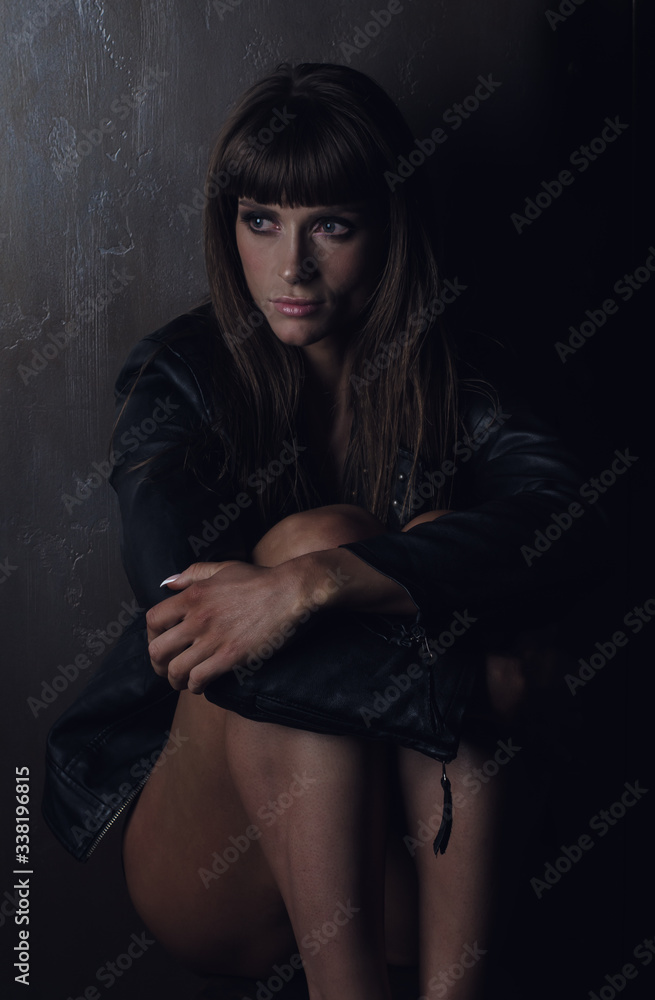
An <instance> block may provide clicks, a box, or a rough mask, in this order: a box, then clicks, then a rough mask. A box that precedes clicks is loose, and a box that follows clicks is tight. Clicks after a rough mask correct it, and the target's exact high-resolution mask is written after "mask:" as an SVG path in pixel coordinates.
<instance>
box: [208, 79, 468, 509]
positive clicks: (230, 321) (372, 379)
mask: <svg viewBox="0 0 655 1000" xmlns="http://www.w3.org/2000/svg"><path fill="white" fill-rule="evenodd" d="M276 115H278V119H277V121H278V122H280V121H283V122H286V124H284V126H283V128H282V129H281V130H279V131H273V130H271V128H270V125H271V121H272V120H274V118H275V116H276ZM413 148H414V138H413V136H412V133H411V131H410V129H409V127H408V125H407V123H406V122H405V119H404V118H403V116H402V115H401V113H400V111H399V110H398V109H397V108H396V106H395V105H394V103H393V102H392V100H391V99H390V98H389V97H388V96H387V94H386V93H385V92H384V91H383V90H382V88H381V87H379V86H378V85H377V84H376V83H375V82H374V81H373V80H371V79H370V77H368V76H366V75H365V74H363V73H360V72H358V71H356V70H353V69H351V68H349V67H346V66H337V65H333V64H329V63H303V64H300V65H297V66H295V67H294V66H291V65H289V64H287V63H284V64H282V65H280V66H278V67H277V69H276V70H275V71H274V72H273V73H271V74H270V75H268V76H266V77H264V78H263V79H261V80H259V81H258V82H257V83H255V84H254V85H253V86H251V87H250V88H249V89H248V90H247V91H246V92H245V93H244V94H243V96H242V97H241V99H240V100H239V102H238V104H237V105H236V107H235V108H234V110H233V111H232V113H231V114H230V116H229V117H228V119H227V121H226V122H225V124H224V126H223V128H222V129H221V132H220V135H219V136H218V139H217V141H216V144H215V146H214V149H213V152H212V155H211V158H210V163H209V169H208V174H207V182H206V187H205V193H206V196H207V200H206V203H205V210H204V217H203V237H204V247H205V260H206V266H207V275H208V279H209V287H210V293H211V300H212V303H213V307H214V311H215V314H216V318H217V321H218V326H219V329H220V331H221V334H222V341H223V344H224V345H225V348H226V349H227V350H228V351H229V352H230V354H231V356H232V359H233V365H232V366H231V367H232V369H233V371H234V374H235V379H234V381H233V382H231V384H230V385H229V386H228V385H226V380H223V381H222V384H221V385H220V386H217V390H218V391H219V392H220V396H221V399H222V401H223V405H222V406H221V411H222V417H221V419H222V420H225V421H227V427H228V433H229V437H230V440H231V441H232V442H233V444H234V453H235V457H236V462H237V472H236V474H237V481H238V482H245V480H246V478H247V476H248V473H249V472H251V471H252V470H253V469H254V468H255V466H256V465H261V464H262V459H269V460H270V459H272V458H274V457H275V456H276V455H277V453H278V452H279V449H280V445H281V442H282V440H283V439H284V438H285V437H288V436H289V435H293V433H294V427H295V422H296V417H297V414H298V410H299V401H300V390H301V387H302V383H303V377H304V363H303V354H302V349H301V348H298V347H293V346H288V345H285V344H283V343H282V342H280V341H279V340H278V339H277V338H276V337H275V336H273V335H272V334H271V331H270V328H269V327H268V324H266V322H265V321H264V322H263V323H262V324H261V325H259V326H256V327H254V321H255V318H256V315H257V311H255V312H254V313H253V301H252V298H251V296H250V293H249V291H248V288H247V285H246V282H245V278H244V275H243V270H242V267H241V263H240V258H239V253H238V250H237V245H236V235H235V223H236V213H237V200H238V198H239V197H248V198H252V199H254V200H256V201H258V202H260V203H261V204H280V205H288V206H290V207H295V206H298V205H307V206H311V205H317V204H323V205H330V204H338V203H340V202H352V201H359V200H363V201H369V202H370V201H373V202H375V203H376V205H377V206H378V207H379V209H380V210H381V212H383V213H384V216H383V217H384V219H385V220H386V223H387V245H386V249H387V253H386V263H385V265H384V267H383V269H382V273H381V276H380V280H379V283H378V285H377V287H376V289H375V292H374V294H373V295H372V296H371V299H370V300H369V303H368V305H367V307H366V309H365V310H364V313H363V315H362V324H361V329H360V331H359V333H358V334H357V335H356V337H355V338H353V341H352V344H351V345H350V351H349V356H348V359H347V362H346V363H347V364H349V366H350V372H351V376H350V388H351V400H350V403H351V405H352V407H353V412H354V419H355V421H356V428H357V430H356V433H355V434H354V435H353V441H352V443H351V448H350V449H349V452H348V455H347V458H346V466H345V470H344V485H343V491H342V492H343V495H342V502H344V503H345V502H351V501H352V498H353V495H355V496H356V498H357V501H356V502H358V503H361V504H362V506H364V507H366V509H368V510H370V511H371V512H372V513H374V514H376V515H377V516H378V517H379V518H380V519H381V520H382V521H383V522H386V521H387V517H388V510H389V503H390V500H391V497H392V489H393V479H394V473H395V462H396V456H397V451H398V447H399V446H404V447H406V448H407V449H409V450H411V451H413V452H414V453H415V457H416V458H418V457H419V456H421V457H425V459H426V460H427V461H431V462H434V463H436V462H439V461H441V460H443V457H444V455H445V453H446V449H447V444H448V442H449V441H451V440H452V438H453V434H454V427H455V422H456V414H457V379H456V373H455V362H454V351H453V347H452V344H451V342H450V338H449V336H448V335H447V333H446V331H445V329H444V327H443V325H442V324H441V323H439V322H431V321H430V315H431V313H430V304H431V303H432V310H433V312H434V303H436V302H437V301H438V296H439V290H440V289H439V281H438V276H437V264H436V259H435V252H434V249H433V246H432V243H431V239H430V235H429V234H430V231H431V227H432V226H433V225H434V223H433V219H434V215H433V206H432V202H431V196H430V193H429V191H428V190H427V186H426V185H425V182H424V180H423V178H422V177H421V175H420V171H415V173H414V174H413V175H412V176H411V177H410V178H408V179H407V180H406V181H404V182H403V183H399V184H395V185H393V190H392V186H391V185H390V184H388V183H387V179H386V177H385V173H391V172H393V173H395V171H396V169H397V163H398V157H399V156H400V155H402V154H405V155H406V154H407V153H408V152H409V151H411V150H412V149H413ZM307 266H308V267H309V266H311V262H310V261H308V262H307ZM260 315H261V314H260ZM376 359H377V362H376ZM383 365H386V367H383ZM221 367H222V368H223V370H225V369H224V366H221ZM226 393H227V397H228V398H226ZM301 466H302V463H295V466H294V470H293V482H292V483H289V482H286V483H285V482H284V478H285V477H282V476H280V477H279V478H277V479H276V481H275V483H274V484H272V487H271V489H267V490H265V491H264V492H263V493H262V494H261V497H260V502H261V505H262V507H261V509H262V514H263V516H264V519H265V521H266V522H267V523H268V522H269V521H270V520H271V516H272V513H273V511H275V510H277V509H279V505H280V504H281V502H282V496H283V493H284V491H285V490H288V489H289V487H291V489H292V490H293V492H294V496H295V498H296V503H297V505H298V507H299V508H300V509H302V508H303V507H304V506H307V505H309V504H310V501H309V496H310V494H309V490H308V484H307V483H306V482H305V477H304V474H303V469H302V468H301ZM362 468H364V469H367V470H369V475H368V476H367V477H366V479H365V481H364V482H360V480H359V477H358V475H357V470H359V469H362ZM414 474H415V468H413V469H412V475H411V476H410V477H409V480H408V495H410V492H411V488H412V486H413V485H414ZM436 503H437V505H445V503H446V500H445V498H443V497H439V496H437V501H436Z"/></svg>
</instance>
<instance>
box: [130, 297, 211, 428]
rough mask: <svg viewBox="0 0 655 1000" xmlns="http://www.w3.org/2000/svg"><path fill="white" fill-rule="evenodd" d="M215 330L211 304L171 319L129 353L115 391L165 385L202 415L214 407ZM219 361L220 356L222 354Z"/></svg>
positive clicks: (146, 389) (158, 387)
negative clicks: (200, 410)
mask: <svg viewBox="0 0 655 1000" xmlns="http://www.w3.org/2000/svg"><path fill="white" fill-rule="evenodd" d="M219 340H220V330H219V327H218V324H217V322H216V319H215V317H214V310H213V307H212V304H211V302H209V301H207V302H203V303H202V304H201V305H199V306H197V307H195V308H193V309H190V310H188V311H187V312H185V313H182V314H180V315H179V316H176V317H175V318H174V319H172V320H170V321H169V322H168V323H165V324H164V325H163V326H161V327H159V328H158V329H156V330H154V331H152V332H151V333H149V334H147V335H146V336H145V337H142V338H141V340H139V341H137V343H135V344H134V345H133V347H132V348H131V349H130V350H129V353H128V355H127V357H126V359H125V361H124V362H123V364H122V366H121V368H120V371H119V372H118V375H117V377H116V382H115V393H116V396H117V397H118V398H121V397H125V395H126V394H127V393H129V392H132V391H134V390H135V389H138V390H140V391H141V392H147V391H148V390H152V389H157V390H159V389H160V386H161V385H166V386H168V387H169V388H170V391H177V392H179V393H180V394H181V395H182V396H184V397H185V398H191V399H193V401H194V403H195V404H196V405H197V406H198V407H199V408H201V409H202V410H203V411H204V413H205V415H209V413H210V411H211V408H212V405H213V399H214V395H213V387H214V377H215V372H216V367H217V361H218V357H219V355H218V346H219V343H218V342H219ZM221 356H222V357H223V359H224V358H225V352H222V355H221Z"/></svg>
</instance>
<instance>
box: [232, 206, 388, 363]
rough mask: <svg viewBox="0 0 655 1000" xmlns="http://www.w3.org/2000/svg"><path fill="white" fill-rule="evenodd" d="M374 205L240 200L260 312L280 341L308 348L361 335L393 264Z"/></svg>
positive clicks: (241, 245) (245, 261)
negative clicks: (385, 269) (387, 264)
mask: <svg viewBox="0 0 655 1000" xmlns="http://www.w3.org/2000/svg"><path fill="white" fill-rule="evenodd" d="M375 213H376V210H375V209H374V208H372V207H371V206H370V205H369V204H368V203H365V202H361V203H354V202H352V203H349V204H344V205H329V206H319V207H312V208H306V207H297V208H288V207H287V208H282V207H281V206H280V205H261V204H259V203H257V202H254V201H250V200H249V199H247V198H240V199H239V208H238V213H237V221H236V239H237V247H238V250H239V254H240V256H241V263H242V265H243V271H244V275H245V278H246V282H247V284H248V288H249V289H250V294H251V295H252V297H253V300H254V302H255V305H256V306H257V307H258V308H259V309H260V310H261V311H262V313H263V314H264V316H265V318H266V320H267V321H268V323H269V325H270V327H271V329H272V331H273V333H274V334H275V336H276V337H277V338H278V339H279V340H281V341H282V342H283V343H285V344H292V345H295V346H298V347H306V346H309V345H310V344H314V343H316V342H318V341H320V340H324V339H325V338H326V337H333V338H334V339H335V342H336V341H337V340H339V339H340V338H341V337H348V336H349V335H350V334H351V333H353V332H354V331H355V330H356V329H357V325H358V317H359V316H360V313H361V311H362V308H363V307H364V305H365V303H366V301H367V299H368V297H369V295H370V294H371V292H372V291H373V289H374V287H375V284H376V281H377V279H378V276H379V273H380V269H381V267H382V264H383V262H384V257H385V238H384V222H383V220H382V219H381V218H380V217H379V214H378V215H376V214H375Z"/></svg>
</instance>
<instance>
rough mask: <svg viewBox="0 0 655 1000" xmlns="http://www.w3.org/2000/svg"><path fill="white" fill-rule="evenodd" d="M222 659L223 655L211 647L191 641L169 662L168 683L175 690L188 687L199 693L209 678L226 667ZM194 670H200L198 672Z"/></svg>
mask: <svg viewBox="0 0 655 1000" xmlns="http://www.w3.org/2000/svg"><path fill="white" fill-rule="evenodd" d="M223 660H224V656H223V657H222V656H220V654H217V653H215V652H214V650H213V649H210V648H208V647H206V646H202V645H201V643H199V642H196V643H193V644H191V645H190V646H188V647H187V648H186V649H184V650H182V651H181V653H180V654H179V655H178V656H176V657H174V658H173V659H172V660H171V661H170V662H169V664H168V683H169V684H170V685H171V687H173V688H175V690H176V691H182V690H184V689H185V688H186V687H188V688H189V690H190V691H191V692H192V693H194V694H200V693H201V690H204V687H205V686H206V685H207V684H208V683H209V681H210V680H212V679H213V678H214V677H216V676H218V674H219V673H222V672H224V671H225V670H226V669H227V667H226V666H225V664H224V663H223ZM196 671H200V674H197V673H196ZM192 675H193V680H191V677H192ZM198 681H200V683H201V684H202V685H203V686H202V689H201V688H200V687H199V686H198Z"/></svg>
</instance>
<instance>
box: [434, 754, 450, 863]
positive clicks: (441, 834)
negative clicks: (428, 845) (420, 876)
mask: <svg viewBox="0 0 655 1000" xmlns="http://www.w3.org/2000/svg"><path fill="white" fill-rule="evenodd" d="M441 767H442V771H441V787H442V788H443V815H442V817H441V826H440V827H439V830H438V831H437V836H436V837H435V838H434V843H433V844H432V850H433V851H434V853H435V855H436V856H438V855H439V851H441V853H442V854H444V853H445V851H446V848H447V847H448V841H449V839H450V833H451V830H452V828H453V796H452V793H451V790H450V781H449V779H448V775H447V774H446V764H445V761H442V763H441Z"/></svg>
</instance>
